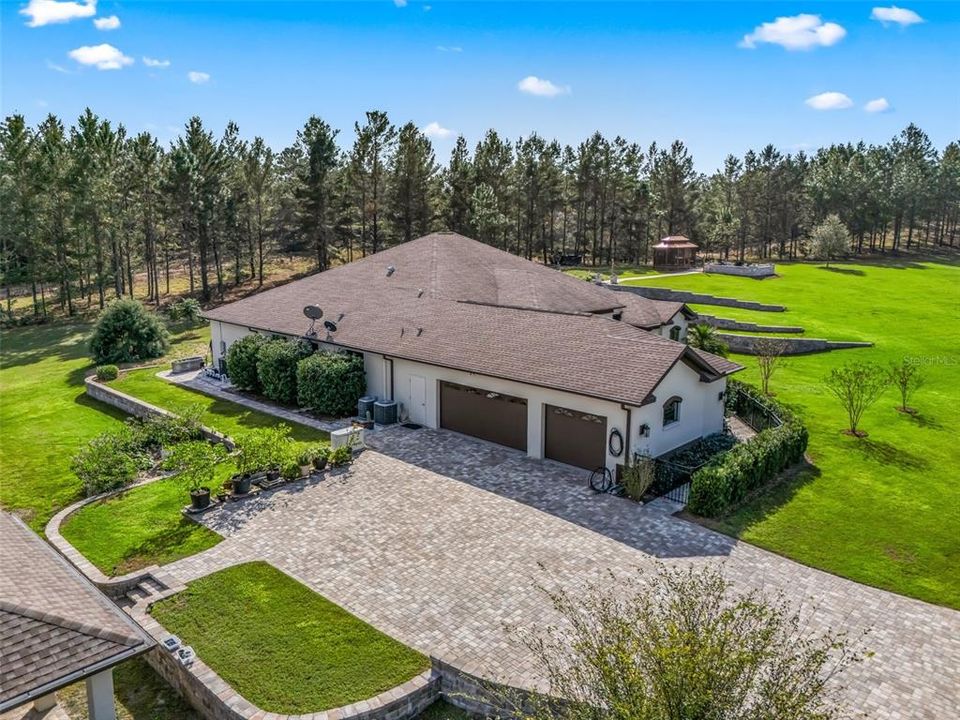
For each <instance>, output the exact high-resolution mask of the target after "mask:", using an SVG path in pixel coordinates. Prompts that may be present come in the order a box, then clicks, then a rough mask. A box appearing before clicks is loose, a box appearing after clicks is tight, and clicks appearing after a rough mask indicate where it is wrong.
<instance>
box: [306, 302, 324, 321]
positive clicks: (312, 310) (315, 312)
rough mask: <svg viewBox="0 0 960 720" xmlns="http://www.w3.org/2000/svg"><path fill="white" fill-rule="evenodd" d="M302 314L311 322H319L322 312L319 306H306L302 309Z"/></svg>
mask: <svg viewBox="0 0 960 720" xmlns="http://www.w3.org/2000/svg"><path fill="white" fill-rule="evenodd" d="M303 314H304V315H306V316H307V317H308V318H310V319H311V320H319V319H320V318H322V317H323V310H322V309H321V308H320V306H319V305H307V306H306V307H305V308H303Z"/></svg>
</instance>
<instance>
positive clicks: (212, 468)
mask: <svg viewBox="0 0 960 720" xmlns="http://www.w3.org/2000/svg"><path fill="white" fill-rule="evenodd" d="M226 457H227V452H226V450H225V449H224V447H223V446H222V445H220V444H217V445H211V444H210V443H209V442H207V441H205V440H192V441H190V442H183V443H179V444H177V445H176V446H174V448H173V452H172V453H171V454H170V457H169V458H168V459H167V461H166V464H165V466H166V467H167V468H168V469H171V470H175V471H176V472H177V477H178V478H179V479H180V480H181V482H183V484H184V485H186V487H187V489H188V490H189V492H190V504H191V506H192V507H193V509H194V510H204V509H206V508H207V507H209V505H210V486H211V485H212V484H213V478H214V473H215V472H216V467H217V465H219V464H220V463H221V462H223V461H224V460H225V459H226Z"/></svg>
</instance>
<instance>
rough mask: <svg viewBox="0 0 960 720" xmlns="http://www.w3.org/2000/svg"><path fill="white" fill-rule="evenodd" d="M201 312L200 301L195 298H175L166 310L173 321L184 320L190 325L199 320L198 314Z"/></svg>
mask: <svg viewBox="0 0 960 720" xmlns="http://www.w3.org/2000/svg"><path fill="white" fill-rule="evenodd" d="M202 313H203V308H202V307H200V302H199V301H198V300H197V299H196V298H191V297H187V298H181V299H180V300H177V301H176V302H175V303H173V305H171V306H170V307H169V309H168V310H167V315H169V316H170V319H171V320H173V321H174V322H186V323H188V324H190V325H196V324H198V323H199V322H200V320H201V317H200V315H201V314H202Z"/></svg>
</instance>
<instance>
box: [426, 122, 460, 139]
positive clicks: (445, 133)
mask: <svg viewBox="0 0 960 720" xmlns="http://www.w3.org/2000/svg"><path fill="white" fill-rule="evenodd" d="M423 134H424V135H426V136H427V137H431V138H438V139H440V140H443V139H445V138H448V137H450V136H451V135H453V130H451V129H450V128H445V127H443V126H442V125H441V124H440V123H438V122H432V123H430V124H428V125H427V126H426V127H424V128H423Z"/></svg>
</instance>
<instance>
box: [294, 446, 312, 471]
mask: <svg viewBox="0 0 960 720" xmlns="http://www.w3.org/2000/svg"><path fill="white" fill-rule="evenodd" d="M297 465H298V466H299V468H300V474H301V475H302V476H303V477H308V476H309V475H310V473H311V472H312V471H313V450H312V449H311V448H306V449H304V450H301V451H300V452H299V454H298V455H297Z"/></svg>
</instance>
